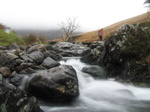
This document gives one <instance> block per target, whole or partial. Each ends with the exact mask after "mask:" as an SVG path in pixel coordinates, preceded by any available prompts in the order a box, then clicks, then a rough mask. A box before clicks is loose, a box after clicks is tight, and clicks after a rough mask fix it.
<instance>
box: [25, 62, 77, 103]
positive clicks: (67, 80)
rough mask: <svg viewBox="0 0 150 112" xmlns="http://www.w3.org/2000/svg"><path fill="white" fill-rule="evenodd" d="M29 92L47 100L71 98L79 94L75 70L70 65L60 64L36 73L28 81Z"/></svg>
mask: <svg viewBox="0 0 150 112" xmlns="http://www.w3.org/2000/svg"><path fill="white" fill-rule="evenodd" d="M28 89H29V92H30V93H31V94H32V95H34V96H37V97H40V98H42V99H46V100H49V101H61V100H63V101H66V100H72V99H74V98H76V97H77V96H78V95H79V88H78V79H77V75H76V71H75V70H74V68H73V67H72V66H70V65H60V66H58V67H54V68H51V69H50V70H47V71H45V72H42V73H37V74H36V75H35V76H34V77H33V78H32V79H31V80H30V82H29V86H28Z"/></svg>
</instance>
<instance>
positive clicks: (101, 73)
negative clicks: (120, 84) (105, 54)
mask: <svg viewBox="0 0 150 112" xmlns="http://www.w3.org/2000/svg"><path fill="white" fill-rule="evenodd" d="M82 72H85V73H88V74H89V75H91V76H93V77H94V78H99V79H106V78H107V74H106V70H105V69H104V68H103V67H100V66H97V65H91V66H90V67H83V68H82Z"/></svg>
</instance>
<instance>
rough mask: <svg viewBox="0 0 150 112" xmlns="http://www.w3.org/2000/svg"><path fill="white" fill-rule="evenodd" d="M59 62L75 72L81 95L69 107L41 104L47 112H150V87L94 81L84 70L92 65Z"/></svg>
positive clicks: (69, 60)
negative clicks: (71, 67)
mask: <svg viewBox="0 0 150 112" xmlns="http://www.w3.org/2000/svg"><path fill="white" fill-rule="evenodd" d="M60 63H61V64H67V65H71V66H73V68H74V69H75V70H76V72H77V76H78V81H79V90H80V95H79V97H78V98H77V99H76V100H75V101H73V102H71V103H68V104H67V103H65V104H62V103H59V104H56V103H49V102H43V101H39V103H40V107H41V109H42V110H44V112H150V88H142V87H141V88H140V87H135V86H132V85H129V84H122V83H119V82H117V81H115V80H113V79H108V80H98V79H97V80H95V79H94V78H92V77H91V76H90V75H89V74H86V73H83V72H82V71H81V69H82V68H83V67H87V66H90V65H88V64H85V63H82V62H81V61H80V59H78V58H76V59H64V60H62V61H60Z"/></svg>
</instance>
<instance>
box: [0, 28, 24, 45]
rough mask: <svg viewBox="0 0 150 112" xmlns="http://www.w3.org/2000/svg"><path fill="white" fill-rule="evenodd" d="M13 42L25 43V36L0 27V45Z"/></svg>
mask: <svg viewBox="0 0 150 112" xmlns="http://www.w3.org/2000/svg"><path fill="white" fill-rule="evenodd" d="M12 43H17V44H23V43H24V41H23V38H22V37H20V36H18V35H16V34H15V33H13V32H11V31H5V30H3V29H0V46H7V45H10V44H12Z"/></svg>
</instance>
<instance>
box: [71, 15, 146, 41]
mask: <svg viewBox="0 0 150 112" xmlns="http://www.w3.org/2000/svg"><path fill="white" fill-rule="evenodd" d="M146 20H148V13H144V14H141V15H138V16H135V17H132V18H129V19H126V20H123V21H120V22H117V23H114V24H112V25H109V26H107V27H104V28H103V29H104V35H103V40H105V39H106V38H107V37H108V35H110V34H111V33H113V32H114V31H116V29H118V28H119V27H120V26H122V25H123V24H134V23H141V22H144V21H146ZM97 32H98V30H95V31H91V32H87V33H82V34H79V35H78V38H76V39H75V40H74V41H80V42H93V41H97V40H98V39H99V38H98V34H97Z"/></svg>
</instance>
